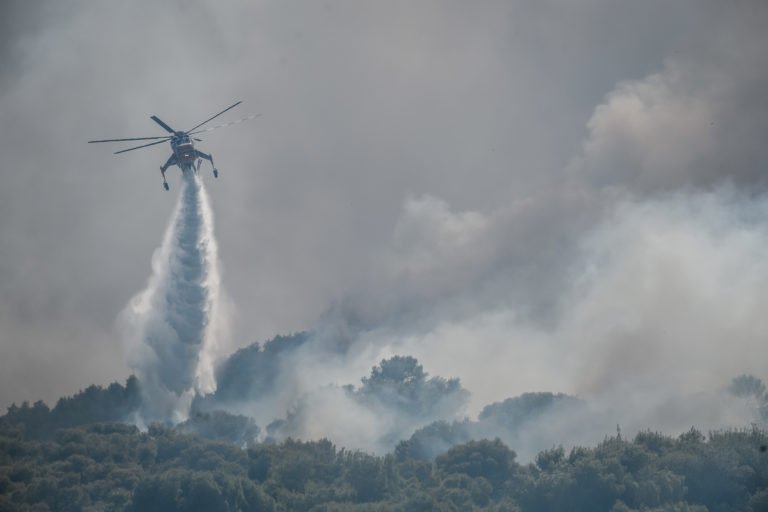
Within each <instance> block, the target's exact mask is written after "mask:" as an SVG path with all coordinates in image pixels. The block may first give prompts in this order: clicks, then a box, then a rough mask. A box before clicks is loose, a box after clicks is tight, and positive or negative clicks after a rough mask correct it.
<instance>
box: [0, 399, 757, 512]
mask: <svg viewBox="0 0 768 512" xmlns="http://www.w3.org/2000/svg"><path fill="white" fill-rule="evenodd" d="M22 408H23V407H22ZM28 408H29V409H33V408H32V407H28ZM17 419H18V416H17ZM206 421H210V418H208V419H207V420H206ZM206 421H203V422H202V423H203V424H205V423H206ZM235 424H237V422H235ZM32 434H34V435H33V436H31V437H30V436H28V432H27V431H26V425H25V424H24V423H19V422H17V423H11V422H10V421H8V417H7V416H6V417H5V418H4V419H3V420H2V421H0V511H5V510H39V511H45V510H60V511H69V510H72V511H75V510H93V511H96V510H105V511H106V510H115V511H120V510H123V511H153V510H157V511H163V512H167V511H174V510H179V511H182V510H184V511H194V510H200V511H230V510H231V511H235V510H243V511H245V510H259V511H261V510H265V511H281V510H286V511H294V510H296V511H301V510H307V511H308V510H314V511H346V510H354V511H369V510H370V511H374V510H382V511H387V510H392V511H394V510H398V511H399V510H405V511H429V510H457V511H458V510H493V511H517V510H520V511H560V510H562V511H575V512H578V511H613V512H620V511H621V512H625V511H631V510H644V511H677V512H684V511H689V512H693V511H696V512H702V511H710V512H716V511H717V512H725V511H736V510H739V511H753V512H757V511H765V510H768V453H766V444H767V443H768V433H766V432H764V431H761V430H759V429H757V428H753V429H748V430H741V431H726V432H713V433H710V434H709V435H708V436H704V435H702V434H701V433H699V432H698V431H696V430H693V429H692V430H691V431H690V432H688V433H686V434H684V435H681V436H679V437H677V438H671V437H667V436H664V435H661V434H658V433H654V432H643V433H640V434H638V435H637V436H636V437H635V438H634V439H633V440H631V441H629V440H624V439H622V438H621V436H616V437H612V438H608V439H606V440H605V441H604V442H602V443H600V444H599V445H598V446H596V447H595V448H574V449H572V450H570V452H566V451H565V450H564V449H563V448H559V447H558V448H553V449H550V450H547V451H544V452H541V453H540V454H539V455H538V457H537V458H536V460H535V462H534V463H531V464H528V465H521V464H519V463H518V462H517V461H516V457H515V452H514V451H512V450H511V449H510V448H508V447H507V446H505V445H504V444H503V443H502V442H501V441H499V440H494V441H489V440H480V441H470V442H468V443H465V444H461V445H457V446H454V447H452V448H450V449H449V450H448V451H446V452H445V453H443V454H441V455H439V456H437V457H436V458H435V459H434V460H423V459H416V458H412V457H410V456H409V455H408V454H407V453H406V452H404V451H402V450H400V451H398V452H397V453H396V454H391V455H386V456H383V457H376V456H372V455H368V454H365V453H361V452H357V451H346V450H344V449H337V448H336V447H335V446H334V445H333V444H331V443H330V442H329V441H316V442H306V443H305V442H299V441H294V440H288V441H285V442H283V443H281V444H251V445H249V446H248V447H247V448H240V447H239V446H237V445H235V444H231V443H227V442H221V441H211V440H207V439H203V438H201V437H198V436H195V435H191V434H186V433H183V432H181V431H179V430H177V429H171V428H168V427H162V426H157V425H155V426H152V427H150V428H149V430H148V431H147V432H145V433H142V432H140V431H139V430H138V429H137V428H136V427H134V426H131V425H126V424H120V423H96V424H90V425H83V426H79V427H76V428H61V429H58V430H57V431H56V432H55V433H54V434H53V436H52V437H51V438H50V439H47V440H38V439H36V438H35V436H36V435H37V433H32Z"/></svg>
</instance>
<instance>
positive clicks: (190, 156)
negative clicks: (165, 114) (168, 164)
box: [171, 132, 197, 170]
mask: <svg viewBox="0 0 768 512" xmlns="http://www.w3.org/2000/svg"><path fill="white" fill-rule="evenodd" d="M171 149H172V150H173V154H174V156H175V157H176V161H175V162H174V163H175V164H176V165H178V166H179V167H180V168H181V169H182V170H184V167H186V166H188V165H189V166H191V165H192V164H194V163H195V160H196V159H197V152H196V151H195V146H194V144H193V142H192V139H191V138H190V137H189V135H187V134H185V133H184V132H176V134H175V135H174V136H173V138H172V139H171Z"/></svg>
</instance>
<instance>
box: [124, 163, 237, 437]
mask: <svg viewBox="0 0 768 512" xmlns="http://www.w3.org/2000/svg"><path fill="white" fill-rule="evenodd" d="M220 279H221V278H220V275H219V263H218V250H217V246H216V239H215V237H214V233H213V213H212V211H211V207H210V204H209V200H208V197H207V194H206V192H205V189H204V187H203V183H202V180H201V179H200V177H199V176H198V174H197V173H196V172H195V171H193V170H192V169H186V170H185V171H184V172H183V173H182V181H181V191H180V193H179V199H178V202H177V205H176V209H175V210H174V213H173V215H172V217H171V219H170V222H169V225H168V228H167V230H166V232H165V236H164V237H163V242H162V245H161V246H160V248H158V249H157V251H155V254H154V255H153V257H152V276H151V277H150V279H149V283H148V284H147V287H146V288H145V289H144V291H142V292H141V293H139V294H138V295H137V296H136V297H134V299H133V300H132V301H131V303H130V305H129V306H128V308H127V309H126V311H124V312H123V314H122V318H121V323H122V325H123V326H124V329H125V332H126V349H127V355H128V362H129V365H130V367H131V368H132V369H133V370H134V371H135V372H136V373H137V375H138V377H139V379H140V382H141V388H142V394H143V411H142V416H143V417H142V420H143V421H144V422H149V421H173V422H176V423H178V422H180V421H183V420H185V419H186V417H187V414H188V412H189V405H190V403H191V400H192V398H193V397H194V396H195V395H196V394H199V395H205V394H208V393H211V392H213V391H215V390H216V382H215V378H214V365H215V363H216V361H217V357H221V353H220V350H221V347H222V344H223V341H224V337H225V336H226V328H227V319H226V311H225V301H226V299H225V298H224V296H223V292H222V290H221V282H220Z"/></svg>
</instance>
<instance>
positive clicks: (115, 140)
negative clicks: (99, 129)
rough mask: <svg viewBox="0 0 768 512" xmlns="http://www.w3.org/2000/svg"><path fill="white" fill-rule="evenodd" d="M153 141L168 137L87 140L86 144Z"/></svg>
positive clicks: (167, 137)
mask: <svg viewBox="0 0 768 512" xmlns="http://www.w3.org/2000/svg"><path fill="white" fill-rule="evenodd" d="M153 139H166V140H167V139H170V137H169V136H168V135H163V136H162V137H133V138H131V139H102V140H89V141H88V144H92V143H94V142H123V141H126V140H153Z"/></svg>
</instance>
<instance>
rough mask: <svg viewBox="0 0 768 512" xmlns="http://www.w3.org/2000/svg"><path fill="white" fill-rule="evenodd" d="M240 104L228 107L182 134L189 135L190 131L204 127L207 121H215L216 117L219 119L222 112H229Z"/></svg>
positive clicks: (239, 102)
mask: <svg viewBox="0 0 768 512" xmlns="http://www.w3.org/2000/svg"><path fill="white" fill-rule="evenodd" d="M241 103H242V101H238V102H237V103H235V104H234V105H231V106H229V107H227V108H225V109H224V110H222V111H221V112H219V113H218V114H216V115H215V116H213V117H211V118H209V119H206V120H205V121H203V122H202V123H200V124H199V125H197V126H194V127H192V128H190V129H189V130H187V131H186V132H184V133H187V134H189V133H190V132H191V131H192V130H196V129H198V128H200V127H201V126H203V125H204V124H205V123H207V122H208V121H213V120H214V119H216V118H217V117H219V116H220V115H221V114H223V113H224V112H226V111H227V110H231V109H233V108H235V107H236V106H238V105H239V104H241Z"/></svg>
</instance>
